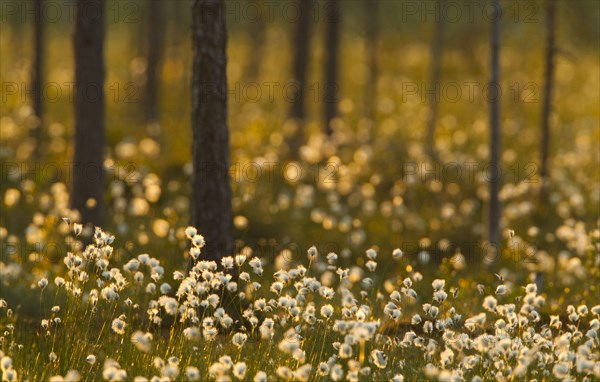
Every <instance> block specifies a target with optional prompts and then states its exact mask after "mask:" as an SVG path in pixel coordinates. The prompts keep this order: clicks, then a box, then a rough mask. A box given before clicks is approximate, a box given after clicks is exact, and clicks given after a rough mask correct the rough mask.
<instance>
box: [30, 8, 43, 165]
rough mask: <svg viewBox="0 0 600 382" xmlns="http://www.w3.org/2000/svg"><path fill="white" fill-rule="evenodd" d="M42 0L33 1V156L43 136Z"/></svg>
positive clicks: (38, 148) (37, 152)
mask: <svg viewBox="0 0 600 382" xmlns="http://www.w3.org/2000/svg"><path fill="white" fill-rule="evenodd" d="M42 1H43V0H35V1H34V12H35V22H34V30H33V51H34V57H33V71H32V73H31V87H32V89H33V112H34V114H35V116H36V117H37V119H38V122H37V125H36V126H35V128H34V129H33V130H32V131H31V137H32V138H33V140H34V142H35V150H34V157H35V158H36V159H37V158H39V156H40V146H41V144H42V140H43V139H42V137H43V130H42V129H43V125H42V118H43V116H44V110H43V97H42V91H43V86H44V83H43V82H44V78H43V68H44V50H43V44H44V40H43V37H42V36H43V28H44V19H43V15H42V5H43V4H42Z"/></svg>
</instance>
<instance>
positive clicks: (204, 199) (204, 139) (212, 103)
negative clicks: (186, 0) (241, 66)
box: [191, 0, 233, 264]
mask: <svg viewBox="0 0 600 382" xmlns="http://www.w3.org/2000/svg"><path fill="white" fill-rule="evenodd" d="M225 16H226V15H225V0H195V1H194V5H193V8H192V40H193V49H194V58H193V68H192V132H193V143H192V157H193V158H192V160H193V166H194V172H193V175H192V197H191V224H192V225H193V226H194V227H196V228H197V229H198V231H199V233H200V234H202V235H203V236H204V238H205V241H206V246H205V247H204V248H203V249H202V257H203V258H204V259H207V260H215V261H217V263H218V264H220V261H219V260H220V259H221V258H222V257H224V256H229V255H232V251H233V218H232V211H231V187H230V183H229V166H230V158H229V155H230V154H229V131H228V129H227V72H226V67H227V56H226V45H227V30H226V26H225Z"/></svg>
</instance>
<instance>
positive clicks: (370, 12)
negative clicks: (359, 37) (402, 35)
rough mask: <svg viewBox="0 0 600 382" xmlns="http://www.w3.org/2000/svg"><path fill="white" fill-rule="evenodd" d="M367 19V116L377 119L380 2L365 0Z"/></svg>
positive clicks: (377, 0)
mask: <svg viewBox="0 0 600 382" xmlns="http://www.w3.org/2000/svg"><path fill="white" fill-rule="evenodd" d="M364 4H365V17H366V19H367V20H366V53H367V66H368V68H369V80H368V81H367V87H366V94H365V115H366V116H367V117H368V118H371V119H373V120H374V119H375V101H376V98H377V74H378V73H377V36H378V34H379V29H378V12H379V0H365V2H364Z"/></svg>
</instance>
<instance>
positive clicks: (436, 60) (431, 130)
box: [427, 1, 444, 158]
mask: <svg viewBox="0 0 600 382" xmlns="http://www.w3.org/2000/svg"><path fill="white" fill-rule="evenodd" d="M439 4H440V2H439V1H438V2H437V9H439ZM443 45H444V17H443V15H439V14H438V15H436V20H435V28H434V31H433V41H432V42H431V53H430V59H431V61H430V64H429V65H430V66H429V70H430V72H429V86H430V88H429V90H431V89H435V97H434V99H433V100H432V101H430V103H429V114H428V116H427V149H428V150H429V154H430V155H431V157H432V158H435V157H436V154H435V124H436V122H437V115H438V109H439V104H440V95H441V84H440V79H441V66H442V54H443V52H442V49H443Z"/></svg>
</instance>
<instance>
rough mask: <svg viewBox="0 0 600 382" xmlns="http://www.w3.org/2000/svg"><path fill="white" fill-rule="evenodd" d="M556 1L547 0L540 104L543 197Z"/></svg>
mask: <svg viewBox="0 0 600 382" xmlns="http://www.w3.org/2000/svg"><path fill="white" fill-rule="evenodd" d="M555 7H556V3H555V1H554V0H548V13H547V19H546V33H547V37H546V70H545V73H544V82H545V83H546V91H545V93H544V100H543V104H542V147H541V158H540V176H541V178H542V179H541V181H542V187H541V195H542V198H544V197H545V193H546V192H545V191H546V187H547V186H548V177H549V168H548V156H549V152H550V114H551V113H552V89H553V88H554V79H553V77H554V51H555V48H554V29H555V20H556V12H555Z"/></svg>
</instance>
